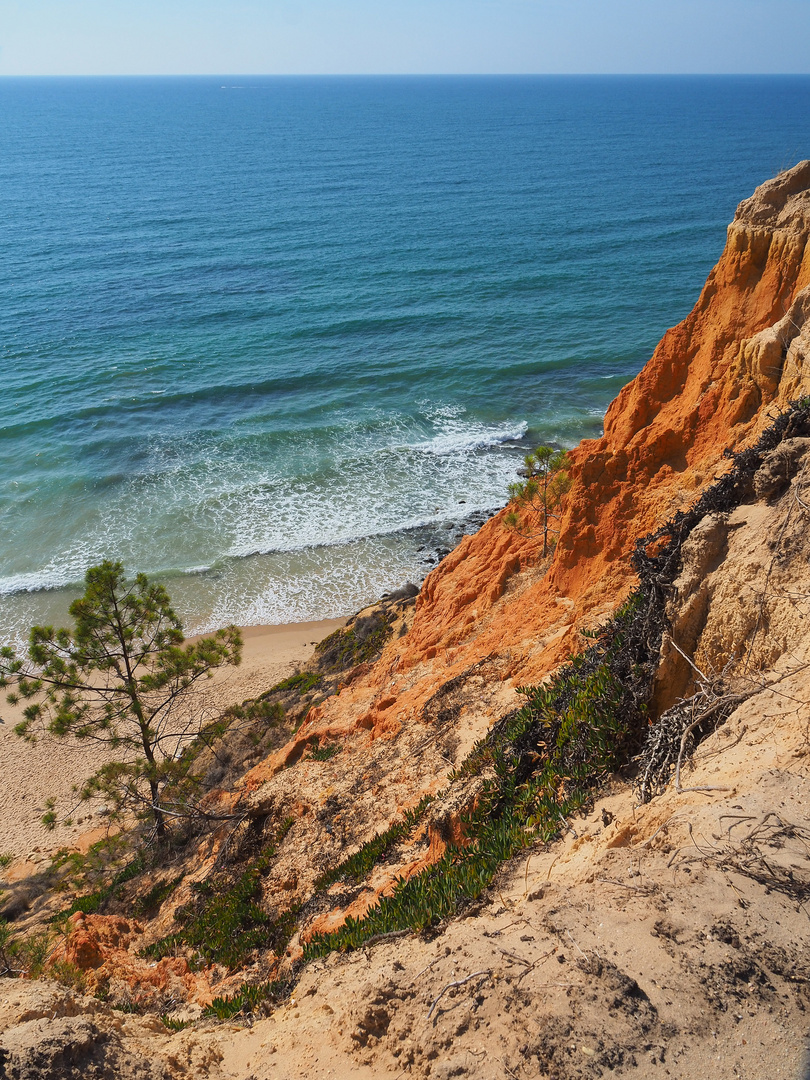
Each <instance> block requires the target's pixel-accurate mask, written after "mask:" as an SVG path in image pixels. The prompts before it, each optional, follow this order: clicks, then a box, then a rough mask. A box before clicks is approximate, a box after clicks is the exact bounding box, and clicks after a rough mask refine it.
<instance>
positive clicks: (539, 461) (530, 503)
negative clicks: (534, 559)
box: [505, 446, 571, 558]
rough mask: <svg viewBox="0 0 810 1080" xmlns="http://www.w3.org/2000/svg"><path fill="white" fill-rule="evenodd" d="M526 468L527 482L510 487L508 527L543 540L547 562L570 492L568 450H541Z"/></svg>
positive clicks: (531, 456)
mask: <svg viewBox="0 0 810 1080" xmlns="http://www.w3.org/2000/svg"><path fill="white" fill-rule="evenodd" d="M524 465H525V467H524V468H523V469H522V470H521V475H523V476H524V477H525V479H524V480H518V481H516V482H515V483H514V484H510V485H509V502H510V506H511V509H510V511H509V513H508V514H507V515H506V518H505V524H506V526H507V527H508V528H510V529H514V530H515V531H516V532H519V533H520V534H521V535H522V536H541V537H542V538H543V558H545V557H546V555H548V553H549V551H550V550H551V548H552V547H553V546H554V539H553V538H554V537H556V536H557V534H558V533H559V531H560V530H559V524H558V523H559V520H560V509H561V507H562V503H563V500H564V498H565V496H566V494H567V493H568V492H569V491H570V489H571V477H570V476H569V474H568V469H569V468H570V466H571V458H570V456H569V455H568V453H567V451H565V450H554V449H553V448H552V447H550V446H538V447H537V449H536V450H535V451H533V453H531V454H527V455H526V457H525V458H524Z"/></svg>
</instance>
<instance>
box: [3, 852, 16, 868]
mask: <svg viewBox="0 0 810 1080" xmlns="http://www.w3.org/2000/svg"><path fill="white" fill-rule="evenodd" d="M13 862H14V856H13V855H12V853H11V852H10V851H4V852H3V853H2V854H0V870H5V868H6V867H7V866H11V864H12V863H13Z"/></svg>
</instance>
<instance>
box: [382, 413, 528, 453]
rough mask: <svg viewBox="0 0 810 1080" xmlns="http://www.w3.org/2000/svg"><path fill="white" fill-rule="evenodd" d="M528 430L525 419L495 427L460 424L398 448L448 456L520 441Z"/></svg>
mask: <svg viewBox="0 0 810 1080" xmlns="http://www.w3.org/2000/svg"><path fill="white" fill-rule="evenodd" d="M528 430H529V425H528V424H527V423H526V421H525V420H521V421H519V422H517V423H514V424H504V425H501V426H498V427H493V428H487V427H478V426H477V425H475V424H472V425H466V426H462V425H459V426H458V427H457V428H456V429H455V430H448V431H441V432H439V433H438V434H437V435H434V436H433V438H431V439H427V440H425V441H424V442H415V443H405V444H404V445H402V446H401V447H397V448H396V449H402V450H416V451H417V452H419V453H422V454H433V455H435V456H436V457H447V456H448V455H450V454H463V453H470V452H471V451H473V450H489V449H491V448H493V447H496V446H502V445H503V444H504V443H509V442H520V440H521V439H523V438H525V437H526V433H527V432H528Z"/></svg>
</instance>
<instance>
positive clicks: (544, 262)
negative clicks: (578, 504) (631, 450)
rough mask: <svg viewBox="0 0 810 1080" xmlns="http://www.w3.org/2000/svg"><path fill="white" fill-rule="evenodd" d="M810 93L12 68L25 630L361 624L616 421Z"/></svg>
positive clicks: (733, 83) (3, 537)
mask: <svg viewBox="0 0 810 1080" xmlns="http://www.w3.org/2000/svg"><path fill="white" fill-rule="evenodd" d="M808 117H810V79H809V78H806V77H795V78H788V77H779V78H776V77H774V78H763V77H756V78H729V77H726V78H709V77H706V78H692V77H682V78H664V77H661V78H641V77H634V78H617V77H610V78H597V77H592V78H591V77H588V78H586V77H577V78H573V77H572V78H560V77H557V78H541V77H537V78H528V77H527V78H489V77H487V78H247V77H240V78H177V79H153V78H149V79H3V80H0V205H2V217H1V218H0V363H1V364H2V393H0V639H8V638H14V637H19V635H20V634H21V633H23V632H24V631H25V629H26V628H27V627H28V626H29V625H30V624H31V623H32V622H35V621H52V620H55V619H56V620H59V619H61V618H62V617H63V616H64V613H65V611H66V608H67V604H68V603H69V601H70V599H72V597H73V596H75V595H77V591H78V585H79V583H80V582H81V580H82V576H83V573H84V571H85V569H86V568H87V567H88V566H90V565H93V564H94V563H97V562H99V561H100V560H101V559H102V558H118V559H121V560H122V561H123V562H124V564H125V566H126V567H127V568H128V569H131V570H133V571H135V570H143V571H146V572H147V573H149V574H153V575H157V576H159V577H160V578H161V579H162V580H164V581H165V583H166V584H167V587H168V588H169V591H170V593H171V595H172V597H173V599H174V600H175V603H176V606H177V608H178V610H179V611H180V613H181V614H182V616H183V618H184V621H185V623H186V625H187V627H188V628H189V629H192V630H199V629H204V628H210V627H213V626H216V625H221V624H222V623H224V622H227V621H230V620H235V621H236V622H239V623H242V624H251V623H262V622H287V621H295V620H304V619H314V618H320V617H325V616H334V615H339V614H345V613H348V612H350V611H352V610H355V609H357V608H358V607H360V606H361V605H362V604H363V603H365V602H367V601H370V600H372V599H373V598H375V597H376V596H378V595H379V594H380V593H381V592H383V591H384V590H386V589H390V588H392V587H396V586H399V585H401V584H403V583H404V582H405V581H407V580H420V579H421V577H422V576H423V575H424V573H425V572H426V570H427V569H429V568H430V565H431V561H430V560H431V559H433V558H435V554H434V553H435V550H436V549H437V548H441V547H443V546H450V545H451V543H452V541H453V539H454V538H455V537H457V536H458V535H459V533H460V532H461V531H462V530H463V529H464V528H465V527H470V522H469V521H465V518H466V517H467V515H469V514H474V513H475V512H484V511H489V510H492V509H494V508H495V507H497V506H499V505H502V504H503V502H504V501H505V491H506V485H507V483H508V482H509V480H510V479H512V478H513V476H514V472H515V469H516V467H517V465H518V464H519V462H520V459H521V457H522V455H523V454H524V453H525V451H526V448H527V447H530V446H532V445H535V444H536V443H538V442H549V441H551V442H555V443H559V444H562V445H566V446H570V445H573V444H574V443H576V442H577V441H578V440H579V439H580V438H582V437H583V436H594V435H597V434H599V432H600V431H601V423H602V417H603V415H604V410H605V408H606V406H607V404H608V402H609V401H610V400H611V398H612V397H614V396H615V394H616V392H617V391H618V389H619V388H620V387H621V386H622V385H623V384H624V383H626V382H627V381H628V380H629V379H630V378H632V376H633V375H635V374H636V372H637V371H638V370H639V369H640V368H641V366H642V365H643V364H644V362H645V361H646V359H647V358H648V357H649V355H650V353H651V352H652V350H653V348H654V346H655V344H656V342H657V341H658V339H659V338H660V337H661V335H662V333H663V332H664V330H665V329H666V328H667V327H668V326H670V325H672V324H674V323H676V322H678V321H679V320H680V319H681V318H683V317H684V316H685V315H686V314H687V313H688V311H689V310H690V308H691V307H692V305H693V303H694V301H695V300H696V298H697V295H698V292H699V290H700V288H701V285H702V284H703V281H704V279H705V277H706V274H707V273H708V271H709V269H710V268H711V266H712V265H713V264H714V262H715V261H716V259H717V258H718V256H719V254H720V252H721V250H722V247H723V243H724V240H725V227H726V225H727V223H728V221H729V220H730V219H731V217H732V215H733V213H734V209H735V206H736V204H737V202H738V201H739V200H740V199H742V198H744V197H747V196H748V195H749V194H750V193H751V192H752V191H753V189H754V187H755V186H756V185H757V184H758V183H760V182H762V181H763V180H764V179H766V178H767V177H768V176H771V175H773V174H775V173H776V172H777V171H779V169H780V168H784V167H787V166H789V165H792V164H794V163H795V162H796V161H797V160H799V159H800V158H802V157H806V156H810V138H809V137H808V135H809V133H808Z"/></svg>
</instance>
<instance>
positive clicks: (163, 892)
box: [132, 874, 184, 918]
mask: <svg viewBox="0 0 810 1080" xmlns="http://www.w3.org/2000/svg"><path fill="white" fill-rule="evenodd" d="M183 877H184V875H183V874H179V875H178V876H177V877H175V878H171V879H170V880H168V881H158V882H157V884H155V885H153V886H152V888H151V889H150V890H149V892H148V893H146V894H145V895H144V896H139V897H138V898H137V899H136V901H135V903H134V904H133V905H132V910H133V912H134V913H135V914H136V915H137V916H138V917H139V918H142V917H143V916H151V915H154V914H155V912H157V911H158V910H159V909H160V907H161V905H162V904H163V901H164V900H167V899H168V898H169V897H170V896H171V894H172V893H173V892H174V890H175V889H176V888H177V886H178V885H179V884H180V882H181V881H182V880H183Z"/></svg>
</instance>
